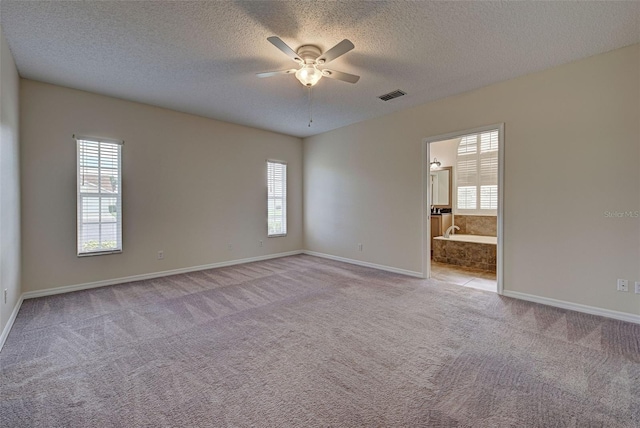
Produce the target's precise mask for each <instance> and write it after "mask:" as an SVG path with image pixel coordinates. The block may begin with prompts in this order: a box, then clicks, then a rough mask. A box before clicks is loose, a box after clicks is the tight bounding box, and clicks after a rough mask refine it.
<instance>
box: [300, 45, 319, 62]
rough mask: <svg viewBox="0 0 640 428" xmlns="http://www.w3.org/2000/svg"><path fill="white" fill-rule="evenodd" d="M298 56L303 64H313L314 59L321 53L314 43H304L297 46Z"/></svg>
mask: <svg viewBox="0 0 640 428" xmlns="http://www.w3.org/2000/svg"><path fill="white" fill-rule="evenodd" d="M297 54H298V56H300V58H302V60H303V61H304V63H305V64H313V63H315V62H316V59H317V58H318V57H319V56H320V55H321V54H322V51H321V50H320V48H319V47H317V46H314V45H304V46H300V47H299V48H298V52H297Z"/></svg>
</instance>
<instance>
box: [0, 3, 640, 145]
mask: <svg viewBox="0 0 640 428" xmlns="http://www.w3.org/2000/svg"><path fill="white" fill-rule="evenodd" d="M0 13H1V17H0V24H1V25H2V30H3V32H4V34H5V37H6V39H7V41H8V43H9V47H10V48H11V51H12V53H13V55H14V58H15V61H16V64H17V67H18V71H19V73H20V75H21V76H22V77H25V78H29V79H35V80H40V81H43V82H49V83H54V84H58V85H63V86H68V87H72V88H78V89H83V90H87V91H91V92H97V93H100V94H106V95H111V96H114V97H119V98H124V99H128V100H133V101H139V102H143V103H148V104H152V105H157V106H162V107H167V108H170V109H174V110H178V111H183V112H188V113H193V114H197V115H201V116H206V117H212V118H216V119H220V120H225V121H229V122H235V123H240V124H243V125H249V126H254V127H257V128H262V129H268V130H273V131H277V132H282V133H285V134H290V135H295V136H300V137H304V136H308V135H313V134H318V133H321V132H325V131H328V130H331V129H335V128H339V127H341V126H344V125H348V124H351V123H354V122H358V121H361V120H365V119H369V118H374V117H377V116H381V115H384V114H388V113H390V112H393V111H397V110H401V109H405V108H408V107H411V106H415V105H418V104H423V103H426V102H428V101H432V100H435V99H439V98H443V97H446V96H449V95H453V94H457V93H460V92H464V91H468V90H471V89H475V88H479V87H482V86H486V85H488V84H491V83H495V82H500V81H503V80H507V79H511V78H514V77H517V76H521V75H524V74H527V73H531V72H535V71H538V70H542V69H545V68H549V67H552V66H555V65H558V64H562V63H566V62H570V61H573V60H576V59H580V58H584V57H587V56H590V55H595V54H598V53H602V52H606V51H609V50H612V49H616V48H619V47H622V46H627V45H630V44H633V43H637V42H640V2H637V1H633V2H621V1H618V2H611V1H608V2H591V1H590V2H460V1H455V2H426V1H425V2H405V1H389V2H383V1H375V2H373V1H371V2H361V1H347V2H334V1H330V2H329V1H327V2H309V1H291V2H288V1H256V2H246V1H204V2H195V1H177V2H165V1H125V2H115V1H91V2H75V1H71V2H67V1H47V2H38V1H6V0H2V3H0ZM273 35H276V36H279V37H280V38H282V40H284V41H285V42H286V43H287V44H289V46H291V47H292V48H293V49H297V48H298V47H299V46H301V45H303V44H315V45H317V46H319V47H320V48H321V49H323V50H326V49H328V48H330V47H332V46H333V45H335V44H336V43H338V42H339V41H340V40H342V39H344V38H347V39H349V40H351V41H352V42H353V43H354V44H355V49H354V50H353V51H351V52H349V53H347V54H345V55H344V56H342V57H340V58H338V59H337V60H335V61H334V62H332V63H331V68H332V69H336V70H339V71H345V72H348V73H353V74H358V75H360V76H361V79H360V81H359V82H358V83H357V84H355V85H352V84H349V83H344V82H341V81H337V80H332V79H322V80H321V81H320V82H319V83H318V85H317V86H316V87H315V89H314V91H313V119H314V121H313V124H312V126H311V127H310V128H309V127H308V126H307V125H308V108H307V102H308V101H307V93H306V92H307V91H306V89H305V88H304V87H303V86H302V85H301V84H300V83H299V82H298V81H297V80H296V79H295V77H294V76H292V75H280V76H275V77H271V78H267V79H258V78H256V77H255V73H258V72H262V71H269V70H278V69H285V68H291V67H292V66H295V63H294V62H293V61H291V60H290V59H288V58H287V57H286V56H285V55H284V54H283V53H282V52H280V51H279V50H278V49H277V48H275V47H274V46H273V45H271V44H270V43H269V42H268V41H267V37H269V36H273ZM395 89H402V90H404V91H406V92H407V95H406V96H404V97H401V98H398V99H395V100H392V101H388V102H383V101H380V100H378V99H377V96H379V95H382V94H384V93H387V92H390V91H392V90H395Z"/></svg>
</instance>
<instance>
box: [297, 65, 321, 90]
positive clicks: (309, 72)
mask: <svg viewBox="0 0 640 428" xmlns="http://www.w3.org/2000/svg"><path fill="white" fill-rule="evenodd" d="M321 77H322V72H321V71H320V70H318V69H317V68H316V66H315V65H314V64H305V65H304V66H303V67H302V68H301V69H300V70H298V71H296V78H297V79H298V80H299V81H300V83H302V84H303V85H304V86H313V85H315V84H316V83H318V80H320V78H321Z"/></svg>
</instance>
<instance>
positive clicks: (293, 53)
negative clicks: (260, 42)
mask: <svg viewBox="0 0 640 428" xmlns="http://www.w3.org/2000/svg"><path fill="white" fill-rule="evenodd" d="M267 40H269V41H270V42H271V43H272V44H273V46H275V47H277V48H278V49H280V50H281V51H282V52H284V54H285V55H286V56H288V57H289V58H291V59H292V60H294V61H295V62H302V59H301V58H300V57H299V56H298V54H297V53H296V51H294V50H293V49H291V48H290V47H289V45H287V44H286V43H285V42H283V41H282V39H281V38H280V37H278V36H271V37H267Z"/></svg>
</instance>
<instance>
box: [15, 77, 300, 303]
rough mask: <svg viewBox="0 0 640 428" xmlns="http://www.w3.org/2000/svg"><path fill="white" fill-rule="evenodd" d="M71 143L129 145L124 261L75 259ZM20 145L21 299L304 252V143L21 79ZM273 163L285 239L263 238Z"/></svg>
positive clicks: (125, 170)
mask: <svg viewBox="0 0 640 428" xmlns="http://www.w3.org/2000/svg"><path fill="white" fill-rule="evenodd" d="M74 133H75V134H80V135H88V136H101V137H111V138H117V139H122V140H124V141H125V145H124V148H123V253H122V254H117V255H106V256H96V257H84V258H78V257H76V229H75V228H76V211H75V210H76V152H75V150H76V146H75V141H74V140H73V139H72V138H71V136H72V134H74ZM21 140H22V142H21V143H22V156H21V162H22V164H21V166H22V212H23V216H22V242H23V268H22V274H23V275H22V278H23V282H22V283H23V291H25V292H26V291H33V290H42V289H46V288H51V287H58V286H66V285H75V284H83V283H87V282H93V281H99V280H107V279H114V278H120V277H126V276H131V275H137V274H148V273H154V272H160V271H166V270H170V269H177V268H186V267H192V266H200V265H205V264H211V263H217V262H224V261H229V260H236V259H243V258H248V257H257V256H262V255H268V254H276V253H281V252H287V251H294V250H300V249H302V142H301V140H300V139H299V138H294V137H290V136H285V135H281V134H276V133H272V132H267V131H261V130H258V129H253V128H248V127H244V126H240V125H233V124H229V123H224V122H219V121H216V120H211V119H206V118H202V117H197V116H192V115H187V114H182V113H177V112H174V111H170V110H165V109H161V108H157V107H152V106H148V105H143V104H137V103H132V102H128V101H123V100H119V99H114V98H110V97H105V96H101V95H96V94H92V93H88V92H82V91H77V90H72V89H67V88H63V87H59V86H53V85H48V84H44V83H39V82H34V81H30V80H22V85H21ZM268 158H269V159H279V160H284V161H287V162H288V165H289V168H288V174H289V177H288V178H289V179H288V184H289V189H288V190H289V210H288V220H289V228H288V232H289V234H288V236H286V237H283V238H267V236H266V183H265V181H266V162H265V160H266V159H268ZM260 240H262V241H264V247H259V241H260ZM229 243H231V244H232V246H233V249H232V250H231V251H229V250H228V248H227V247H228V244H229ZM158 250H163V251H164V255H165V259H164V260H157V257H156V255H157V251H158Z"/></svg>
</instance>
